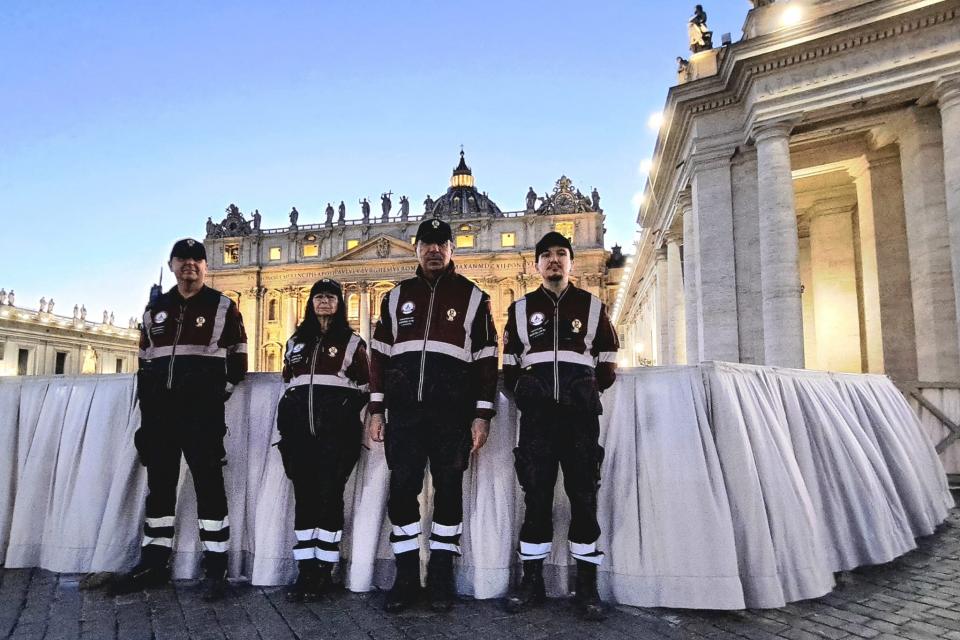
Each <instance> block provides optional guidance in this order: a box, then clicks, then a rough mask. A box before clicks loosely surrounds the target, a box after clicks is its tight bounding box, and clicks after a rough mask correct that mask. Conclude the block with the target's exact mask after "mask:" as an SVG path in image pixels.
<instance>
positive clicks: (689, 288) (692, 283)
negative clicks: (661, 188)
mask: <svg viewBox="0 0 960 640" xmlns="http://www.w3.org/2000/svg"><path fill="white" fill-rule="evenodd" d="M677 206H678V207H679V208H680V211H681V213H682V214H683V316H684V324H685V327H684V346H685V349H684V352H685V353H684V355H685V359H684V362H685V363H686V364H696V363H698V362H700V320H699V318H700V310H699V305H698V301H699V300H700V278H699V277H698V276H697V237H696V234H695V233H694V229H693V200H692V199H691V197H690V192H689V191H684V192H683V193H681V194H680V198H679V199H678V201H677Z"/></svg>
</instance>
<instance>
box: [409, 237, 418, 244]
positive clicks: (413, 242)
mask: <svg viewBox="0 0 960 640" xmlns="http://www.w3.org/2000/svg"><path fill="white" fill-rule="evenodd" d="M410 244H417V236H410Z"/></svg>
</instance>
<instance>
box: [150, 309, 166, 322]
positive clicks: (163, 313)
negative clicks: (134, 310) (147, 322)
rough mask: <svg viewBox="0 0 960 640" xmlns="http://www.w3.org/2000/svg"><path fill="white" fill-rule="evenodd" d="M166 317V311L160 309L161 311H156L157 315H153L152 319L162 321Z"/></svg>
mask: <svg viewBox="0 0 960 640" xmlns="http://www.w3.org/2000/svg"><path fill="white" fill-rule="evenodd" d="M166 319H167V312H166V311H161V312H160V313H158V314H157V315H155V316H153V321H154V322H163V321H164V320H166Z"/></svg>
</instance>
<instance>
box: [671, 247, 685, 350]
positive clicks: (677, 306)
mask: <svg viewBox="0 0 960 640" xmlns="http://www.w3.org/2000/svg"><path fill="white" fill-rule="evenodd" d="M680 238H681V235H680V234H679V233H676V232H673V231H671V232H668V233H667V236H666V239H667V318H668V320H667V347H666V351H667V363H668V364H681V363H683V362H684V359H685V356H686V348H685V347H686V345H685V344H684V340H685V338H686V336H685V334H686V331H685V330H684V329H685V327H684V322H685V318H684V313H683V295H684V291H683V267H682V265H681V264H680Z"/></svg>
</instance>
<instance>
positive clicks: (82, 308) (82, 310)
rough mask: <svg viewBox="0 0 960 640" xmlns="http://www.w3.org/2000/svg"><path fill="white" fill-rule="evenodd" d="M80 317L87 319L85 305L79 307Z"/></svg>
mask: <svg viewBox="0 0 960 640" xmlns="http://www.w3.org/2000/svg"><path fill="white" fill-rule="evenodd" d="M80 319H81V320H86V319H87V305H83V306H81V307H80Z"/></svg>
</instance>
